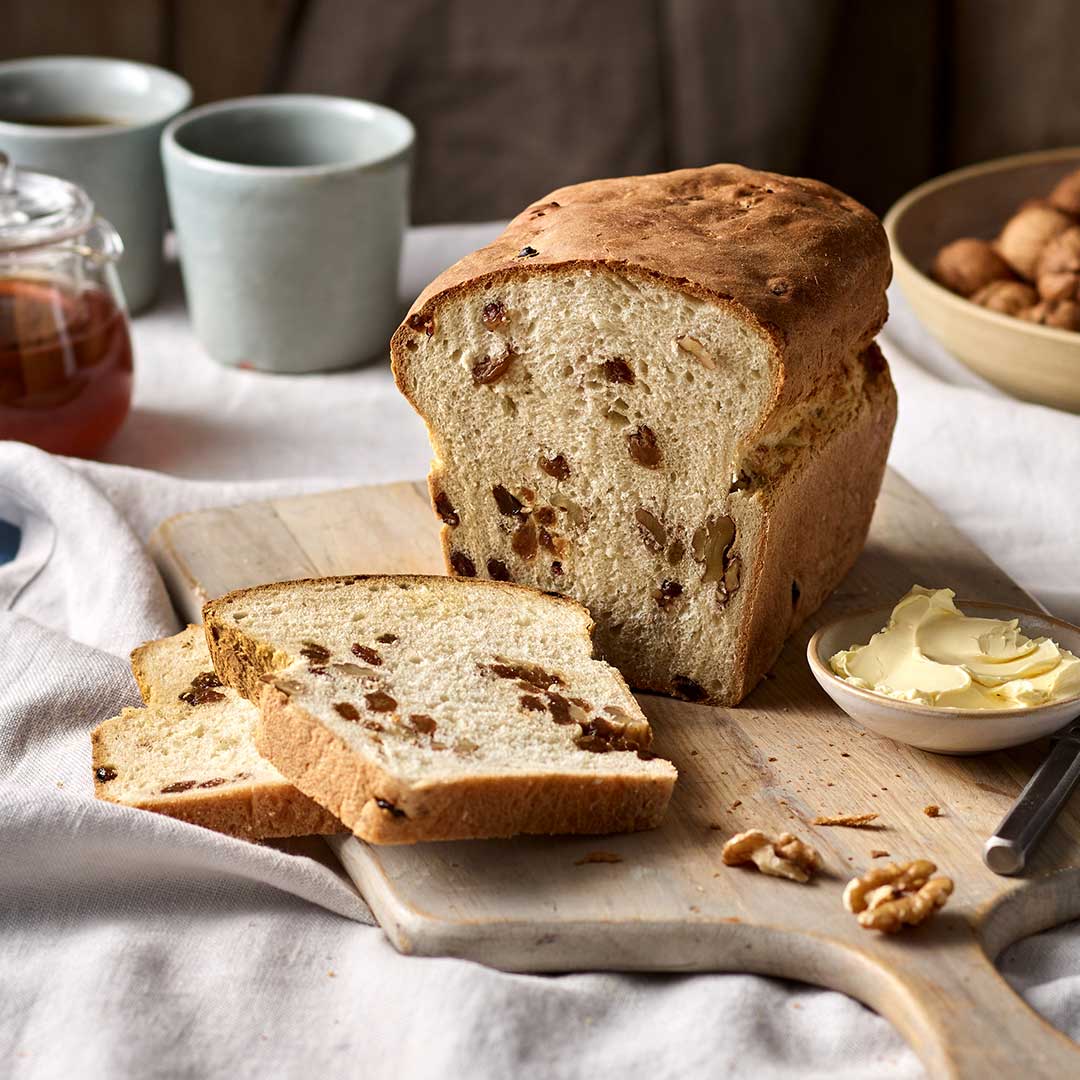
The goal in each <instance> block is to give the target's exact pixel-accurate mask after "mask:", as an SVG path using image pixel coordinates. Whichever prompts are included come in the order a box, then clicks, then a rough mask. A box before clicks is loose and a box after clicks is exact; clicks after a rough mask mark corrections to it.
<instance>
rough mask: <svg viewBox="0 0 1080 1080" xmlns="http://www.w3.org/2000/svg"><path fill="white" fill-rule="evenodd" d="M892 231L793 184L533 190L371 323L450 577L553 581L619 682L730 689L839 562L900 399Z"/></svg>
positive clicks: (874, 482)
mask: <svg viewBox="0 0 1080 1080" xmlns="http://www.w3.org/2000/svg"><path fill="white" fill-rule="evenodd" d="M889 276H890V262H889V253H888V245H887V242H886V239H885V235H884V232H883V231H882V229H881V226H880V224H879V223H878V221H877V219H876V218H875V217H874V216H873V214H871V213H870V212H869V211H868V210H866V209H865V208H864V207H862V206H860V205H859V204H858V203H857V202H855V201H854V200H852V199H850V198H848V197H847V196H845V195H843V194H841V193H840V192H838V191H835V190H834V189H832V188H830V187H828V186H826V185H824V184H821V183H817V182H815V181H812V180H801V179H791V178H788V177H783V176H778V175H775V174H772V173H762V172H754V171H751V170H749V169H745V168H742V167H740V166H735V165H717V166H713V167H710V168H704V169H689V170H684V171H681V172H674V173H668V174H663V175H657V176H643V177H634V178H629V179H619V180H600V181H595V182H592V183H586V184H579V185H576V186H574V187H569V188H564V189H562V190H560V191H556V192H553V193H552V194H551V195H550V196H548V197H547V198H545V199H543V200H541V201H539V202H537V203H536V204H535V205H533V206H530V207H529V208H528V209H527V210H525V211H524V212H523V213H522V214H520V215H519V216H518V217H517V218H515V219H514V221H513V222H512V223H511V224H510V226H509V227H508V228H507V230H506V232H505V233H504V234H503V235H502V236H501V237H500V238H499V239H497V240H496V241H495V242H494V243H492V244H490V245H489V246H488V247H486V248H483V249H482V250H480V251H478V252H476V253H475V254H473V255H470V256H468V257H467V258H465V259H463V260H462V261H461V262H459V263H458V264H457V265H455V266H453V267H451V268H450V269H449V270H447V271H446V272H445V273H444V274H443V275H442V276H441V277H439V278H438V279H436V280H435V281H434V282H433V283H432V284H431V285H430V286H429V287H428V288H427V289H425V290H424V292H423V293H422V294H421V295H420V297H419V298H418V299H417V301H416V303H415V304H414V305H413V307H412V310H411V312H410V313H409V315H408V317H407V318H406V319H405V321H404V322H403V323H402V325H401V326H400V327H399V329H398V330H397V332H396V333H395V334H394V337H393V341H392V343H391V353H392V359H393V366H394V373H395V377H396V379H397V383H398V386H399V387H400V389H401V390H402V391H403V392H404V394H405V395H406V396H407V397H408V398H409V400H410V401H411V402H412V403H413V405H414V406H415V407H416V409H417V411H418V412H419V413H420V415H421V417H422V418H423V419H424V420H425V421H426V423H427V425H428V428H429V431H430V435H431V441H432V445H433V449H434V462H433V465H432V470H431V476H430V487H431V494H432V500H433V503H434V507H435V510H436V512H437V513H438V514H439V516H440V518H441V519H442V522H443V530H442V535H443V545H444V549H445V554H446V559H447V565H448V567H449V569H450V570H451V572H452V573H454V574H457V575H459V576H463V577H473V576H479V577H489V578H494V579H498V580H503V581H514V582H521V583H525V584H529V585H533V586H536V587H538V588H541V589H545V590H553V591H557V592H560V593H564V594H566V595H567V596H572V597H574V598H575V599H577V600H579V601H581V602H582V603H583V604H585V605H586V606H587V607H588V608H589V610H590V612H591V613H592V615H593V617H594V618H595V620H596V623H597V629H596V641H597V645H598V648H599V650H600V652H601V654H602V655H603V656H605V657H606V658H607V659H609V660H610V661H611V662H612V663H613V664H615V665H617V666H618V667H619V668H620V669H621V670H622V672H623V674H624V675H625V676H626V678H627V679H628V680H629V681H630V683H631V684H632V685H634V686H636V687H639V688H642V689H651V690H658V691H661V692H664V693H668V694H674V695H676V696H679V697H683V698H687V699H689V700H692V701H706V702H711V703H720V704H733V703H736V702H738V701H739V700H740V699H741V698H742V697H743V696H744V695H745V694H746V693H747V692H748V691H749V690H750V689H752V688H753V686H754V685H755V684H756V683H757V681H758V680H759V679H760V677H761V676H762V674H763V673H764V672H765V671H766V670H767V669H768V668H769V666H770V665H771V664H772V663H773V661H774V660H775V659H776V656H777V654H778V653H779V650H780V648H781V646H782V645H783V642H784V640H785V639H786V637H787V636H788V635H789V634H790V633H791V632H792V630H794V629H795V628H796V627H797V626H798V625H799V624H800V623H801V622H802V621H803V620H804V619H805V618H806V617H807V616H808V615H809V614H810V613H811V612H813V611H814V610H815V609H816V608H817V607H818V606H819V605H820V604H821V602H822V600H823V599H824V598H825V597H826V596H827V595H828V593H829V591H830V590H831V589H832V588H833V587H834V586H835V585H836V584H837V583H838V582H839V580H840V579H841V578H842V577H843V575H844V574H845V573H846V572H847V570H848V569H849V568H850V566H851V564H852V563H853V562H854V560H855V558H856V557H857V555H858V553H859V551H860V550H861V547H862V544H863V542H864V539H865V536H866V531H867V528H868V526H869V522H870V517H871V514H872V511H873V507H874V502H875V499H876V496H877V493H878V489H879V486H880V483H881V479H882V475H883V471H884V467H885V458H886V454H887V452H888V447H889V442H890V439H891V434H892V429H893V424H894V421H895V415H896V402H895V395H894V391H893V387H892V383H891V381H890V379H889V373H888V369H887V366H886V363H885V361H884V359H883V357H882V355H881V353H880V351H879V350H878V349H877V347H876V345H875V344H874V337H875V335H876V334H877V331H878V330H879V328H880V327H881V325H882V323H883V322H884V319H885V316H886V300H885V287H886V285H887V284H888V281H889Z"/></svg>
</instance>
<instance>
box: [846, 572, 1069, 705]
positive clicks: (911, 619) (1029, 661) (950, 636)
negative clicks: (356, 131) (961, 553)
mask: <svg viewBox="0 0 1080 1080" xmlns="http://www.w3.org/2000/svg"><path fill="white" fill-rule="evenodd" d="M955 595H956V594H955V593H954V592H953V591H952V589H924V588H922V586H920V585H916V586H915V587H914V588H913V589H912V590H911V591H910V592H909V593H908V594H907V596H905V597H904V598H903V599H902V600H901V601H900V602H899V603H898V604H897V605H896V607H895V608H894V609H893V613H892V615H891V616H890V617H889V624H888V626H886V627H885V628H884V629H883V630H881V631H880V632H879V633H877V634H875V635H874V636H873V637H872V638H871V639H870V641H869V642H868V643H867V644H866V645H853V646H852V647H851V648H850V649H845V650H843V651H842V652H838V653H837V654H836V655H835V656H832V657H830V659H829V666H830V667H831V668H832V669H833V671H834V672H835V673H836V674H837V675H839V676H840V677H841V678H842V679H843V680H844V681H845V682H848V683H850V684H851V685H852V686H858V687H861V688H862V689H864V690H872V691H874V693H877V694H884V695H885V696H887V697H891V698H897V699H899V700H901V701H913V702H918V703H919V704H921V705H936V706H939V707H941V708H948V709H1015V708H1018V707H1024V706H1031V705H1043V704H1045V703H1047V702H1050V701H1062V700H1064V699H1065V698H1068V697H1072V696H1074V695H1076V694H1080V659H1077V658H1076V657H1075V656H1074V655H1073V654H1072V653H1071V652H1069V651H1068V650H1067V649H1063V648H1061V647H1060V646H1059V645H1056V644H1055V643H1054V642H1053V641H1051V640H1050V639H1049V638H1045V637H1043V638H1029V637H1027V636H1026V635H1025V634H1024V632H1023V631H1022V630H1021V629H1020V625H1019V621H1018V620H1017V619H1010V620H1009V621H1007V622H1006V621H1005V620H1002V619H979V618H971V617H969V616H967V615H965V614H964V613H963V612H962V611H960V610H959V609H958V608H957V607H956V605H955V604H954V603H953V599H954V597H955Z"/></svg>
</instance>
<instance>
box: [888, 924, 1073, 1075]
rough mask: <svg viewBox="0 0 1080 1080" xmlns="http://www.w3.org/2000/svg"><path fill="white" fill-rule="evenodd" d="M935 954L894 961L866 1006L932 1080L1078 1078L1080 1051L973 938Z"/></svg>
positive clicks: (927, 951)
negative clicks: (892, 1026) (903, 1040)
mask: <svg viewBox="0 0 1080 1080" xmlns="http://www.w3.org/2000/svg"><path fill="white" fill-rule="evenodd" d="M897 944H898V943H897ZM937 952H938V950H935V949H932V948H931V949H920V950H919V951H918V954H917V955H916V956H915V957H913V958H909V959H908V960H907V961H906V962H905V961H903V960H901V959H898V958H897V957H896V956H895V954H894V955H893V956H892V957H891V958H890V968H891V971H890V972H889V976H890V977H889V978H888V979H887V980H886V981H885V982H883V993H882V994H881V995H880V996H878V995H876V994H875V995H874V997H875V998H877V1000H875V1001H870V1000H867V1004H871V1005H872V1006H873V1007H874V1008H875V1009H877V1011H878V1012H880V1013H881V1014H882V1015H883V1016H885V1017H886V1018H887V1019H888V1020H890V1021H891V1022H892V1023H893V1024H895V1025H896V1027H897V1028H898V1029H899V1030H900V1033H901V1034H902V1035H903V1036H904V1037H905V1038H906V1039H907V1041H908V1042H909V1043H910V1045H911V1047H912V1049H914V1050H915V1052H916V1053H917V1054H918V1055H919V1057H920V1058H921V1059H922V1062H923V1064H924V1065H925V1066H926V1068H927V1070H928V1071H929V1073H930V1075H931V1076H933V1077H950V1078H956V1080H994V1078H997V1077H1010V1076H1017V1075H1019V1074H1020V1073H1021V1072H1022V1074H1023V1076H1024V1080H1044V1078H1045V1080H1061V1078H1062V1077H1065V1076H1080V1046H1077V1044H1076V1043H1074V1042H1073V1041H1072V1040H1071V1039H1069V1038H1068V1037H1067V1036H1066V1035H1063V1034H1062V1033H1061V1032H1060V1031H1058V1030H1057V1029H1056V1028H1054V1027H1053V1026H1052V1025H1051V1024H1049V1023H1047V1021H1046V1020H1044V1019H1043V1018H1042V1017H1041V1016H1039V1014H1038V1013H1037V1012H1035V1010H1034V1009H1032V1008H1031V1007H1030V1006H1029V1005H1028V1004H1027V1003H1026V1002H1025V1001H1024V999H1023V998H1022V997H1020V995H1019V994H1017V993H1016V991H1015V990H1013V988H1012V987H1011V986H1010V985H1009V984H1008V982H1006V980H1005V979H1004V978H1002V976H1001V975H1000V973H999V972H998V971H997V969H996V968H995V967H994V965H993V963H992V962H991V961H990V960H989V958H988V957H987V956H986V953H985V952H983V949H982V947H981V946H980V945H979V943H978V942H977V941H976V940H975V939H974V937H973V938H972V941H971V944H970V946H968V947H965V948H961V949H957V948H955V947H954V948H951V949H949V950H947V951H945V950H943V951H942V952H941V953H940V954H939V955H937V956H935V953H937ZM886 983H887V985H886Z"/></svg>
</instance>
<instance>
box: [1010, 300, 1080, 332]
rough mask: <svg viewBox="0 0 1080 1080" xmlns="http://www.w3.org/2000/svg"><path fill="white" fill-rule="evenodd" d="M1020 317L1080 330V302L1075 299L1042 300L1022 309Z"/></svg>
mask: <svg viewBox="0 0 1080 1080" xmlns="http://www.w3.org/2000/svg"><path fill="white" fill-rule="evenodd" d="M1020 318H1021V319H1026V320H1027V321H1028V322H1033V323H1039V324H1040V325H1041V326H1054V327H1057V329H1059V330H1080V304H1078V303H1076V302H1075V301H1073V300H1042V301H1040V302H1039V303H1038V304H1036V305H1035V306H1034V307H1030V308H1027V309H1026V310H1025V311H1021V312H1020Z"/></svg>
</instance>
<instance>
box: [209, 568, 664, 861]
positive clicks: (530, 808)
mask: <svg viewBox="0 0 1080 1080" xmlns="http://www.w3.org/2000/svg"><path fill="white" fill-rule="evenodd" d="M203 617H204V621H205V624H206V630H207V635H208V639H209V642H210V649H211V653H212V655H213V659H214V667H215V669H216V670H217V672H218V674H219V675H220V676H221V678H222V680H223V681H224V682H226V683H227V684H228V685H229V686H232V687H234V688H235V689H236V690H238V691H239V692H240V693H242V694H244V695H245V696H246V697H247V698H248V699H249V700H251V701H259V702H261V706H262V718H261V721H260V725H259V728H258V731H257V735H256V742H257V745H258V747H259V750H260V751H261V752H262V753H263V755H264V756H265V757H266V758H268V759H269V760H270V761H272V762H273V763H274V764H275V765H276V766H277V767H278V768H279V769H280V770H281V772H282V773H283V774H284V775H285V776H286V777H288V779H289V780H291V781H292V782H293V783H294V784H296V786H297V787H298V788H300V790H301V791H304V792H306V793H307V794H308V795H310V796H311V797H312V798H313V799H315V800H317V801H318V802H319V803H320V804H321V805H323V806H325V807H326V808H327V809H328V810H330V811H331V812H333V813H334V814H335V815H336V816H337V817H338V818H340V819H341V820H342V821H343V822H344V823H345V824H346V825H347V826H348V827H349V828H351V829H352V830H353V832H354V833H355V834H356V835H357V836H360V837H362V838H363V839H365V840H368V841H371V842H373V843H386V844H394V843H413V842H416V841H419V840H452V839H467V838H477V837H491V836H512V835H514V834H515V833H607V832H618V831H625V830H631V829H643V828H649V827H651V826H654V825H656V824H658V822H659V821H660V818H661V816H662V815H663V812H664V808H665V807H666V806H667V802H668V799H669V797H670V795H671V789H672V786H673V784H674V782H675V776H676V773H675V769H674V767H673V766H672V765H670V764H669V763H668V762H666V761H662V760H660V759H659V758H655V757H654V756H653V755H652V754H651V753H650V752H649V745H650V742H651V739H652V732H651V731H650V728H649V724H648V722H647V721H646V719H645V717H644V715H643V714H642V712H641V709H640V707H639V706H638V704H637V702H636V701H635V700H634V698H633V696H632V695H631V694H630V692H629V690H628V689H627V687H626V683H625V682H624V681H623V679H622V677H621V676H620V675H619V673H618V672H617V671H616V670H615V669H614V668H612V667H610V666H609V665H608V664H605V663H603V662H602V661H599V660H594V659H593V656H592V641H591V638H590V633H589V632H590V628H591V620H590V619H589V614H588V612H587V611H586V610H585V609H584V608H582V607H581V605H580V604H576V603H574V602H573V601H570V600H565V599H562V598H559V597H551V596H545V595H544V594H542V593H539V592H536V591H535V590H532V589H523V588H518V587H516V586H512V585H500V584H493V583H491V582H482V581H455V580H453V579H452V578H445V577H431V578H424V577H345V578H327V579H323V580H315V581H298V582H285V583H282V584H276V585H264V586H261V587H258V588H254V589H244V590H241V591H239V592H234V593H230V594H228V595H227V596H224V597H222V598H221V599H219V600H214V601H212V602H211V603H209V604H207V605H206V607H205V608H204V611H203Z"/></svg>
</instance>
